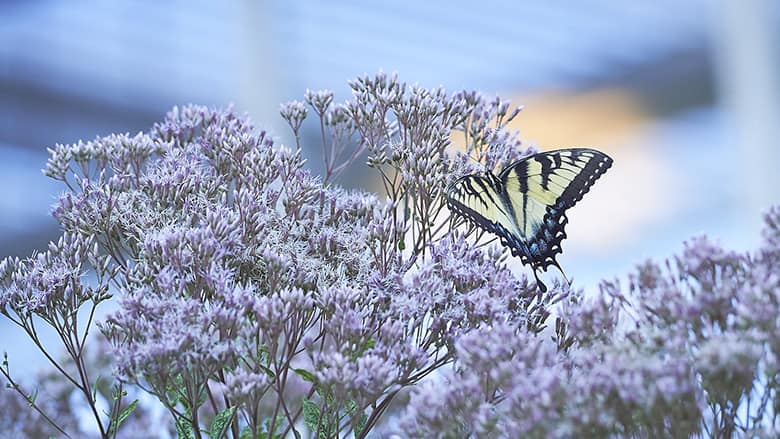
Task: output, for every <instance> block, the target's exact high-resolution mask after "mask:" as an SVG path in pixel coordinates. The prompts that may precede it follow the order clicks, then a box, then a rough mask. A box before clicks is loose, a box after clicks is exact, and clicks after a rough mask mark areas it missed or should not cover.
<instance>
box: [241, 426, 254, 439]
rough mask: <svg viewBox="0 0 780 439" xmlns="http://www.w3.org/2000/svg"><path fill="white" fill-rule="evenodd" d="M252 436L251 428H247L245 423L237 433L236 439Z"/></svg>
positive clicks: (248, 438)
mask: <svg viewBox="0 0 780 439" xmlns="http://www.w3.org/2000/svg"><path fill="white" fill-rule="evenodd" d="M251 438H252V429H251V428H249V426H248V425H247V426H246V427H244V429H243V430H241V434H239V435H238V439H251Z"/></svg>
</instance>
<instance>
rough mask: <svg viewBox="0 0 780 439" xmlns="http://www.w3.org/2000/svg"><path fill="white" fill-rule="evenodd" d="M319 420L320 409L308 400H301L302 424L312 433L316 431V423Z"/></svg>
mask: <svg viewBox="0 0 780 439" xmlns="http://www.w3.org/2000/svg"><path fill="white" fill-rule="evenodd" d="M319 420H320V408H319V407H318V406H317V404H315V403H313V402H312V401H310V400H308V399H304V400H303V422H304V423H306V426H307V427H309V430H311V432H312V433H314V432H315V431H317V423H318V422H319Z"/></svg>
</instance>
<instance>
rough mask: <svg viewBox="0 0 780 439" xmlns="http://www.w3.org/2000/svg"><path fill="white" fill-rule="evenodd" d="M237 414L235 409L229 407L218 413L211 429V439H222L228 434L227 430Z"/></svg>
mask: <svg viewBox="0 0 780 439" xmlns="http://www.w3.org/2000/svg"><path fill="white" fill-rule="evenodd" d="M235 412H236V408H235V407H228V408H226V409H225V410H223V411H221V412H219V413H217V416H215V417H214V420H213V421H212V422H211V428H209V436H210V437H211V439H221V438H222V436H223V435H224V434H225V433H226V432H227V428H228V426H229V425H230V421H231V420H232V419H233V414H234V413H235Z"/></svg>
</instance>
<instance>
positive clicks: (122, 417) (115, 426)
mask: <svg viewBox="0 0 780 439" xmlns="http://www.w3.org/2000/svg"><path fill="white" fill-rule="evenodd" d="M137 406H138V400H137V399H136V400H135V401H133V402H131V403H130V405H129V406H127V407H125V408H124V410H122V411H121V412H120V413H119V416H117V418H116V419H115V420H113V422H111V429H110V431H109V433H110V434H113V433H114V432H115V431H117V430H119V427H121V426H122V424H124V422H125V421H126V420H127V418H129V417H130V414H132V413H133V410H135V408H136V407H137Z"/></svg>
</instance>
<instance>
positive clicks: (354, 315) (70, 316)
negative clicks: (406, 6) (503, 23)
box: [0, 74, 780, 438]
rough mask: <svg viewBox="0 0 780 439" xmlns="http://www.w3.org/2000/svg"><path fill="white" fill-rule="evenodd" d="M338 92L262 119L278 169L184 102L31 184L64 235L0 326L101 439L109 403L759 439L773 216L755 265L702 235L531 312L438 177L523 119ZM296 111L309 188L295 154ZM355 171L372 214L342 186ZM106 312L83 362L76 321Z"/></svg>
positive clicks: (0, 300)
mask: <svg viewBox="0 0 780 439" xmlns="http://www.w3.org/2000/svg"><path fill="white" fill-rule="evenodd" d="M351 87H352V90H353V95H352V98H351V99H350V100H348V101H346V102H344V103H336V102H335V101H334V95H333V93H331V92H328V91H307V92H306V94H305V96H304V99H303V102H298V101H295V102H291V103H288V104H285V105H283V106H282V107H281V111H280V113H281V116H282V118H283V119H284V120H286V121H287V122H288V123H289V125H290V128H291V129H292V131H293V134H294V135H295V140H296V147H297V148H296V149H295V150H290V149H287V148H285V147H282V146H279V145H277V144H275V143H274V141H273V140H272V139H271V137H270V136H268V135H267V134H266V133H264V132H258V131H256V130H255V129H254V128H253V126H252V125H251V123H250V122H249V121H248V120H247V119H246V118H244V117H241V116H239V115H237V114H235V113H234V112H233V111H232V110H230V109H228V110H212V109H208V108H205V107H197V106H187V107H184V108H180V109H179V108H174V110H173V111H171V112H170V113H169V114H168V116H167V117H166V119H165V120H164V121H163V122H161V123H158V124H156V125H155V126H154V127H153V128H152V129H151V131H150V132H148V133H140V134H138V135H136V136H129V135H112V136H107V137H101V138H97V139H95V140H93V141H91V142H86V143H85V142H79V143H78V144H75V145H68V146H63V145H57V146H56V147H55V148H53V149H52V150H51V151H50V152H51V157H50V159H49V162H48V164H47V167H46V170H45V172H46V174H47V175H48V176H50V177H52V178H54V179H56V180H59V181H62V182H63V184H64V185H65V186H66V188H67V190H66V192H65V193H64V194H63V195H62V196H61V197H60V199H59V201H58V202H57V204H56V205H55V207H54V210H53V214H54V216H55V218H56V219H57V220H58V221H59V222H60V224H61V225H62V228H63V231H64V234H63V237H62V239H61V240H60V241H59V242H57V243H54V244H52V245H51V247H50V249H49V250H48V251H47V252H45V253H42V254H39V255H34V256H33V257H31V258H28V259H24V260H20V259H6V260H4V261H2V262H0V312H2V314H3V315H4V316H6V317H7V318H10V319H11V320H12V321H13V322H14V323H16V324H18V325H19V326H21V327H22V328H23V329H24V330H25V331H27V333H28V335H30V337H31V338H32V339H33V340H34V341H35V340H37V332H36V330H35V322H36V319H42V320H43V321H45V322H46V323H47V324H49V325H51V326H52V327H54V328H55V330H56V331H57V333H58V334H60V336H61V341H62V344H63V346H64V348H65V351H66V352H67V353H68V357H67V358H69V360H68V363H67V366H63V364H64V363H61V362H58V361H56V360H55V359H54V357H53V356H51V355H49V354H48V353H47V352H46V351H45V350H44V351H43V352H44V354H45V355H46V356H47V358H49V359H50V361H51V362H52V364H53V365H54V366H55V369H56V370H57V371H58V372H59V373H60V374H62V375H63V377H64V379H65V382H66V383H69V384H70V385H72V386H74V387H75V389H76V390H78V391H79V393H80V394H81V395H82V397H83V398H84V400H85V402H86V405H87V406H88V407H89V408H91V409H92V411H93V413H94V417H95V420H96V422H97V423H98V430H99V433H100V436H101V437H104V438H108V437H113V436H115V435H116V432H117V429H118V428H119V427H120V426H121V425H122V424H123V423H124V422H125V421H127V422H128V423H132V422H133V421H132V420H128V418H130V419H132V416H133V414H132V413H133V411H134V410H135V409H136V403H135V402H134V403H130V404H128V403H127V402H123V396H124V394H125V393H127V392H126V391H125V390H124V389H126V388H130V389H133V390H134V391H136V392H138V391H143V392H146V394H147V395H150V396H151V397H153V398H154V399H155V400H156V401H157V402H158V403H159V404H160V405H161V406H162V407H164V408H165V410H166V411H167V413H168V414H169V421H170V422H169V425H172V426H175V429H176V432H177V434H178V435H179V436H181V437H193V438H200V437H203V436H204V435H208V436H210V437H233V438H245V437H252V438H256V437H261V436H262V437H269V438H270V437H286V436H289V435H293V436H298V435H299V434H300V433H301V431H302V430H308V431H309V432H310V433H311V434H312V436H313V437H329V438H335V437H345V436H351V435H352V436H354V437H358V438H362V437H366V436H367V435H368V434H369V433H370V432H372V431H374V432H376V431H381V432H384V433H398V434H403V435H405V436H411V437H608V436H619V437H623V436H628V437H656V436H660V437H668V436H674V437H677V436H691V435H692V436H696V435H702V434H706V435H710V436H718V437H727V436H732V435H750V434H758V433H762V432H766V431H771V429H773V428H775V427H776V425H775V423H774V419H775V414H776V413H775V411H774V407H777V406H778V405H779V404H780V399H778V394H777V388H778V379H777V372H778V371H780V363H779V362H778V360H777V359H778V358H780V337H778V335H777V334H780V320H778V319H777V315H780V284H779V282H780V275H778V273H780V270H778V269H779V268H780V238H778V237H779V236H780V231H778V228H779V227H780V209H773V210H772V211H771V212H770V213H769V214H768V215H767V220H766V223H767V226H766V230H765V243H764V246H763V247H762V248H761V249H759V250H758V251H757V252H755V253H754V254H737V253H734V252H730V251H727V250H724V249H722V248H721V247H720V246H718V245H716V244H714V243H712V242H711V241H709V240H707V239H706V238H695V239H693V240H692V241H690V242H689V243H686V244H685V247H684V250H683V252H682V254H681V255H679V256H677V257H674V258H671V259H669V260H668V261H666V262H665V263H663V264H658V263H654V262H647V263H645V264H642V265H641V266H639V267H638V268H637V269H636V270H635V272H633V273H631V274H630V275H629V278H628V283H627V285H626V286H623V285H622V284H621V282H620V281H618V280H615V281H609V282H604V283H602V286H601V290H600V292H599V293H598V294H596V295H594V296H592V297H591V296H588V297H585V296H584V295H583V294H582V292H578V291H575V290H572V289H571V288H570V287H569V286H568V285H562V284H556V285H555V287H554V288H551V289H550V291H549V292H547V293H545V294H540V292H539V291H538V290H537V289H536V287H535V283H533V282H529V281H528V280H527V279H526V278H525V277H524V276H516V275H515V274H514V273H513V272H512V271H511V270H510V269H509V268H508V267H507V264H506V259H507V257H508V256H507V253H506V252H505V249H504V248H503V247H501V246H498V245H495V244H494V245H489V244H491V242H490V241H489V239H490V237H488V236H485V235H484V234H482V233H479V232H478V231H477V230H474V229H473V228H467V227H462V226H463V220H462V219H459V218H457V217H454V216H450V215H449V212H448V210H447V208H446V203H445V191H446V187H447V185H448V184H449V183H450V182H452V181H454V180H455V179H457V178H459V177H461V176H462V175H464V174H467V173H472V172H480V171H481V170H483V169H485V167H487V168H488V169H494V168H498V167H501V166H502V165H504V164H506V163H508V162H511V161H513V160H516V159H518V158H521V157H523V156H525V155H527V154H529V153H531V152H533V151H531V150H528V149H525V148H524V147H523V145H522V143H521V142H520V140H519V138H518V136H517V133H516V132H511V131H509V130H508V129H507V123H508V122H509V121H511V120H512V119H513V118H514V117H516V116H517V114H518V112H519V111H520V110H519V109H512V108H510V106H509V104H508V103H507V102H505V101H502V100H500V99H494V100H488V99H485V98H484V97H482V96H480V95H479V94H476V93H473V92H460V93H455V94H448V93H446V92H445V91H444V90H442V89H433V90H429V89H424V88H421V87H416V86H407V85H406V84H404V83H402V82H399V81H398V79H397V78H396V77H395V76H388V75H384V74H379V75H376V76H373V77H370V76H366V77H362V78H358V79H357V80H356V81H354V82H352V83H351ZM310 115H312V116H313V117H314V118H316V119H319V132H320V133H321V141H322V155H323V161H324V163H325V167H324V175H323V177H322V178H319V177H317V176H314V175H312V174H311V173H310V172H309V171H307V170H306V169H305V167H304V160H303V159H302V157H301V148H302V147H303V145H301V141H302V135H301V131H302V130H303V127H304V126H305V122H306V119H307V117H309V116H310ZM361 157H367V165H368V166H369V167H370V168H371V169H373V170H374V171H376V175H377V178H378V179H379V181H380V183H381V184H382V187H383V189H384V191H385V195H386V197H379V196H377V195H374V194H371V193H367V192H362V191H356V190H351V191H350V190H345V189H342V188H340V187H339V186H338V185H337V184H336V183H335V181H336V180H337V179H338V178H339V176H340V175H341V174H342V173H343V172H344V171H345V170H346V169H348V168H349V167H350V166H352V165H354V164H355V163H356V162H357V160H358V159H360V158H361ZM114 296H115V297H116V300H115V302H116V306H117V308H115V310H114V311H113V312H112V313H111V314H109V316H108V317H107V318H105V319H104V320H103V321H101V322H99V323H98V326H99V328H100V333H99V335H100V336H101V337H102V338H103V344H98V345H97V347H93V345H94V343H92V344H90V343H91V342H89V340H88V337H87V335H88V334H89V333H90V332H89V328H90V326H91V325H92V324H93V316H94V313H95V308H96V307H97V306H98V305H100V304H101V303H103V302H105V301H107V300H109V299H111V298H113V297H114ZM85 305H86V306H85ZM85 310H86V311H87V312H84V311H85ZM87 314H88V316H87V321H86V322H84V320H79V319H83V318H84V316H85V315H87ZM552 322H554V324H552ZM94 333H95V332H94V331H93V332H92V334H94ZM106 344H107V345H109V346H110V347H111V348H110V350H111V352H110V357H111V359H112V362H111V363H112V364H111V366H110V367H112V368H113V369H112V378H113V380H112V381H111V384H114V385H115V386H116V387H115V389H116V390H115V391H114V393H113V395H114V397H113V398H112V399H113V400H114V402H113V403H111V404H108V405H111V407H110V409H109V411H108V414H107V415H103V414H101V413H103V412H102V411H101V410H99V409H98V405H100V404H103V405H106V404H104V403H103V402H101V401H102V400H99V398H97V397H96V395H95V393H94V392H93V391H92V390H91V389H93V388H94V387H96V386H97V383H96V379H95V378H94V377H95V376H96V374H97V373H99V372H98V370H96V369H99V366H97V365H95V364H94V362H92V361H90V360H89V357H88V356H87V353H89V352H93V350H95V349H98V350H103V349H104V348H105V346H106ZM101 364H102V363H101ZM4 366H5V367H4V368H3V369H2V370H3V375H4V376H5V377H6V379H7V380H8V381H9V384H10V385H11V387H12V388H13V389H14V390H16V391H17V393H20V394H21V395H22V396H24V397H25V398H27V399H28V401H29V400H30V399H34V398H32V397H31V395H32V393H31V392H26V391H24V390H23V388H22V386H21V385H20V384H19V383H16V382H15V381H13V379H12V377H11V374H10V369H9V368H8V366H7V364H6V365H4ZM72 370H75V371H76V372H75V373H72V372H71V371H72ZM102 373H105V371H103V372H102ZM404 398H409V403H408V404H407V405H406V407H403V408H400V409H399V408H398V407H396V406H395V405H394V404H396V403H397V402H398V401H401V400H403V399H404ZM34 407H37V409H39V413H40V414H41V415H42V416H43V417H44V419H45V420H48V421H49V422H51V423H52V425H55V426H56V422H54V421H53V420H52V419H51V418H46V417H45V410H44V409H45V406H44V405H37V406H36V405H34ZM136 413H137V414H138V415H139V416H141V415H143V414H144V413H149V411H148V410H145V409H144V408H143V407H140V408H139V410H138V411H137V412H136ZM391 413H400V414H399V415H398V416H399V417H398V418H397V421H398V422H387V420H388V417H389V416H390V414H391ZM304 425H305V427H304ZM63 427H64V428H70V427H69V426H67V425H65V426H63ZM9 428H10V427H9ZM13 428H17V427H13ZM17 429H18V428H17ZM58 431H59V432H60V433H65V432H64V431H63V430H58ZM65 434H67V433H65Z"/></svg>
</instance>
